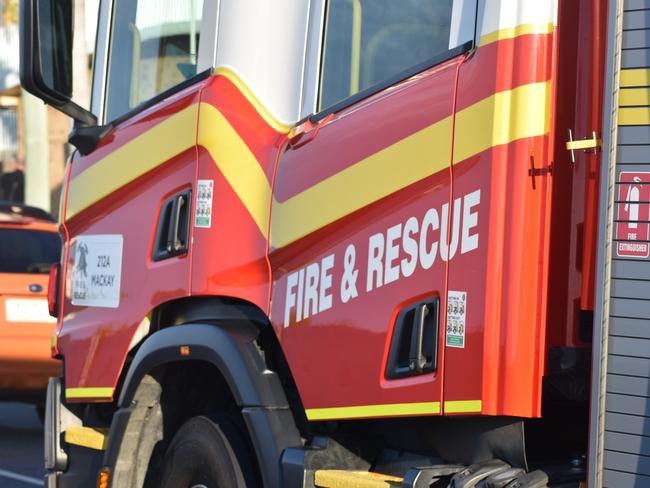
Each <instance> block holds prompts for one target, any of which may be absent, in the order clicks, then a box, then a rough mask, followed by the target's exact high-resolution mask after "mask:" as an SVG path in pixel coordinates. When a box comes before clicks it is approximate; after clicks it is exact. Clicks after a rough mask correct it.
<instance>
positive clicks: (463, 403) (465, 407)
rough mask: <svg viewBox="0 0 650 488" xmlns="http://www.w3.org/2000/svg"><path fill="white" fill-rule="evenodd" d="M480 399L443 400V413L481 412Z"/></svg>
mask: <svg viewBox="0 0 650 488" xmlns="http://www.w3.org/2000/svg"><path fill="white" fill-rule="evenodd" d="M482 408H483V402H482V401H481V400H454V401H448V402H445V413H446V414H447V413H481V410H482Z"/></svg>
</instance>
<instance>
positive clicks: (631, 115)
mask: <svg viewBox="0 0 650 488" xmlns="http://www.w3.org/2000/svg"><path fill="white" fill-rule="evenodd" d="M618 125H650V107H635V108H621V109H619V111H618Z"/></svg>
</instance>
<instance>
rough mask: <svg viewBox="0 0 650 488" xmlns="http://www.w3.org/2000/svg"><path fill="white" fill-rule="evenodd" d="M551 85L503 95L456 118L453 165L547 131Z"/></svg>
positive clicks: (515, 90)
mask: <svg viewBox="0 0 650 488" xmlns="http://www.w3.org/2000/svg"><path fill="white" fill-rule="evenodd" d="M550 108H551V105H550V83H548V82H542V83H531V84H528V85H523V86H520V87H518V88H515V89H514V90H509V91H503V92H499V93H496V94H494V95H492V96H491V97H488V98H486V99H484V100H481V101H480V102H478V103H476V104H474V105H472V106H470V107H468V108H466V109H464V110H461V111H460V112H458V113H457V114H456V134H455V139H456V143H455V147H454V164H457V163H459V162H461V161H464V160H465V159H467V158H470V157H472V156H474V155H475V154H479V153H481V152H483V151H485V150H487V149H490V148H491V147H494V146H500V145H501V144H509V143H510V142H513V141H516V140H518V139H524V138H527V137H536V136H541V135H544V134H546V133H547V132H548V131H549V121H550Z"/></svg>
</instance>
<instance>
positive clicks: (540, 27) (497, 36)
mask: <svg viewBox="0 0 650 488" xmlns="http://www.w3.org/2000/svg"><path fill="white" fill-rule="evenodd" d="M554 29H555V26H554V25H553V23H548V24H520V25H517V26H514V27H507V28H505V29H500V30H498V31H494V32H490V33H489V34H485V35H484V36H481V38H480V39H479V42H478V45H479V47H481V46H486V45H488V44H491V43H493V42H497V41H502V40H505V39H512V38H514V37H518V36H524V35H527V34H550V33H551V32H553V30H554Z"/></svg>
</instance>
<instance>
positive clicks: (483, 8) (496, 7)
mask: <svg viewBox="0 0 650 488" xmlns="http://www.w3.org/2000/svg"><path fill="white" fill-rule="evenodd" d="M478 9H479V12H478V24H477V26H478V37H479V38H481V36H484V35H487V34H491V33H492V32H496V31H498V30H502V29H508V28H511V27H516V26H518V25H521V24H553V25H556V24H557V1H556V0H534V1H532V0H531V1H523V2H522V1H521V0H479V7H478Z"/></svg>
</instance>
